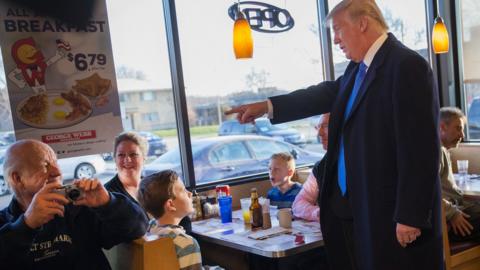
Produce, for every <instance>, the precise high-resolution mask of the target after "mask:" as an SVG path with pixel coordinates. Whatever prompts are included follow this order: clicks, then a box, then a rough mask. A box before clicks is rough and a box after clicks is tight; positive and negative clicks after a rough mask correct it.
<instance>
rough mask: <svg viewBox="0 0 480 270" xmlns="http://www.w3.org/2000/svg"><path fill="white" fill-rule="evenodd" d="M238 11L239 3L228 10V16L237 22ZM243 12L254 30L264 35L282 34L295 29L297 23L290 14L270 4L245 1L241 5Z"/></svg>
mask: <svg viewBox="0 0 480 270" xmlns="http://www.w3.org/2000/svg"><path fill="white" fill-rule="evenodd" d="M237 9H238V3H236V4H233V5H232V6H230V8H229V9H228V15H229V16H230V18H232V20H235V12H236V10H237ZM240 9H241V11H242V12H243V13H244V14H245V18H246V19H247V20H248V22H249V23H250V27H251V28H252V30H255V31H258V32H263V33H280V32H285V31H288V30H290V29H292V28H293V26H294V25H295V21H294V20H293V18H292V16H291V15H290V12H288V10H286V9H282V8H279V7H276V6H273V5H270V4H266V3H261V2H255V1H243V2H241V4H240Z"/></svg>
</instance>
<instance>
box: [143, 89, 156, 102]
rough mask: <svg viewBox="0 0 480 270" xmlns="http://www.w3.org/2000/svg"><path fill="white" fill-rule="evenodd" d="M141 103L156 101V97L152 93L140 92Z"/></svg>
mask: <svg viewBox="0 0 480 270" xmlns="http://www.w3.org/2000/svg"><path fill="white" fill-rule="evenodd" d="M141 96H142V101H152V100H155V99H156V95H155V93H154V92H153V91H145V92H142V94H141Z"/></svg>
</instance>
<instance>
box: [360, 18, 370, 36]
mask: <svg viewBox="0 0 480 270" xmlns="http://www.w3.org/2000/svg"><path fill="white" fill-rule="evenodd" d="M359 21H360V31H361V32H365V31H367V27H368V23H369V21H368V17H367V16H362V17H361V18H360V19H359Z"/></svg>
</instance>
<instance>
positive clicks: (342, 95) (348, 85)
mask: <svg viewBox="0 0 480 270" xmlns="http://www.w3.org/2000/svg"><path fill="white" fill-rule="evenodd" d="M357 70H358V68H352V69H351V71H350V72H348V73H346V74H344V82H345V83H344V84H342V85H341V88H340V89H339V91H340V92H339V94H338V95H339V98H338V99H337V101H336V103H335V104H334V106H333V110H332V112H331V116H330V124H329V127H328V130H329V133H328V141H329V142H331V143H329V144H328V145H329V149H328V151H330V152H336V151H337V149H336V148H337V146H338V140H339V139H340V136H339V135H340V134H341V132H342V126H343V115H344V114H345V109H346V107H347V102H348V98H349V97H350V93H351V92H352V88H353V84H354V83H355V75H356V74H357ZM330 147H335V149H330Z"/></svg>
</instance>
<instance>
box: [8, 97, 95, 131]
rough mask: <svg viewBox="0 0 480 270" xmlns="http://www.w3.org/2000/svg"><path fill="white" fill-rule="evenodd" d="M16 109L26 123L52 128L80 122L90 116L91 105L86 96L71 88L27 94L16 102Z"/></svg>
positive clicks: (32, 125)
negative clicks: (63, 90)
mask: <svg viewBox="0 0 480 270" xmlns="http://www.w3.org/2000/svg"><path fill="white" fill-rule="evenodd" d="M16 111H17V117H18V119H20V120H21V121H22V122H23V123H24V124H26V125H29V126H31V127H35V128H42V129H53V128H63V127H68V126H72V125H75V124H78V123H80V122H82V121H83V120H85V119H87V118H88V117H89V116H90V114H91V113H92V107H91V103H90V101H89V100H88V98H86V97H85V96H84V95H82V94H80V93H77V92H75V91H73V90H71V91H69V92H47V93H41V94H39V95H34V96H29V97H27V98H25V99H24V100H22V101H21V102H20V103H19V104H18V106H17V110H16Z"/></svg>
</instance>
